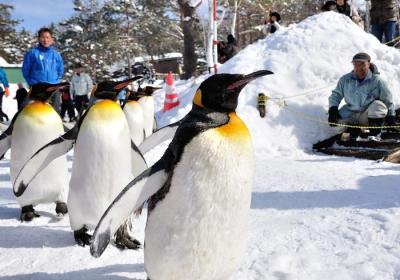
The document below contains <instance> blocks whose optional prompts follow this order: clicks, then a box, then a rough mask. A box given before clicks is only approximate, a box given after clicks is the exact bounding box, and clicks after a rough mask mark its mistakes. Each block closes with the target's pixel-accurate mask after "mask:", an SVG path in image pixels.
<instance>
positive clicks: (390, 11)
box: [371, 0, 398, 24]
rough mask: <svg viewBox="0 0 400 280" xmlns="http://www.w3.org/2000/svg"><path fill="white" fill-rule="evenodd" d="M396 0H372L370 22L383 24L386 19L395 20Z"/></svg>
mask: <svg viewBox="0 0 400 280" xmlns="http://www.w3.org/2000/svg"><path fill="white" fill-rule="evenodd" d="M396 2H397V1H396V0H372V1H371V24H383V23H385V22H387V21H396V20H397V14H398V8H397V3H396Z"/></svg>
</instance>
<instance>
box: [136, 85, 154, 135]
mask: <svg viewBox="0 0 400 280" xmlns="http://www.w3.org/2000/svg"><path fill="white" fill-rule="evenodd" d="M157 89H159V88H157V87H152V86H146V87H145V88H144V89H143V88H139V89H138V95H139V101H138V102H139V104H140V106H142V109H143V128H144V133H145V138H146V137H149V136H150V135H151V134H152V133H153V131H154V130H155V129H156V128H157V124H156V121H155V118H154V97H153V93H154V91H156V90H157Z"/></svg>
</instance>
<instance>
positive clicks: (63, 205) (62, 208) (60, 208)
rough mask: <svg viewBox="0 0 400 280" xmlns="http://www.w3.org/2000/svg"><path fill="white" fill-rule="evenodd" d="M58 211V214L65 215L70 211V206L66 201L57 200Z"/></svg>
mask: <svg viewBox="0 0 400 280" xmlns="http://www.w3.org/2000/svg"><path fill="white" fill-rule="evenodd" d="M56 213H57V214H58V215H65V214H67V213H68V207H67V204H66V203H65V202H61V201H57V202H56Z"/></svg>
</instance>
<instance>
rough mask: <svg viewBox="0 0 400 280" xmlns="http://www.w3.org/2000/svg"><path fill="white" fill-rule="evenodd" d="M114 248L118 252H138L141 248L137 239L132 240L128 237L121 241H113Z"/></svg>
mask: <svg viewBox="0 0 400 280" xmlns="http://www.w3.org/2000/svg"><path fill="white" fill-rule="evenodd" d="M115 246H116V247H117V248H118V249H120V250H125V249H129V250H138V249H140V248H141V247H142V243H140V242H139V241H138V240H137V239H135V238H132V237H130V236H126V237H124V238H123V239H119V240H117V239H116V240H115Z"/></svg>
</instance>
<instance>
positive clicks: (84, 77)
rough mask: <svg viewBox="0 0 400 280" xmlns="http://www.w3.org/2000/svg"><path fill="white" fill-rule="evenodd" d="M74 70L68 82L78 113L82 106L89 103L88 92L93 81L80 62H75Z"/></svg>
mask: <svg viewBox="0 0 400 280" xmlns="http://www.w3.org/2000/svg"><path fill="white" fill-rule="evenodd" d="M74 70H75V73H74V75H73V76H72V79H71V82H70V94H71V96H72V97H73V98H74V102H75V108H76V110H77V111H78V113H79V114H80V113H81V110H82V108H83V106H84V105H85V104H87V103H89V94H90V92H91V91H92V88H93V82H92V79H90V77H89V75H88V74H87V73H84V72H83V66H82V64H80V63H77V64H75V66H74Z"/></svg>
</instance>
